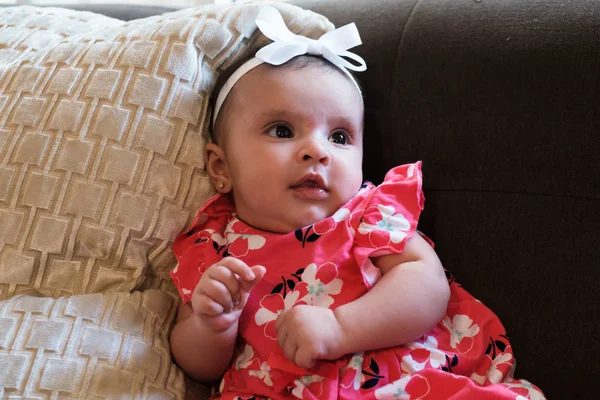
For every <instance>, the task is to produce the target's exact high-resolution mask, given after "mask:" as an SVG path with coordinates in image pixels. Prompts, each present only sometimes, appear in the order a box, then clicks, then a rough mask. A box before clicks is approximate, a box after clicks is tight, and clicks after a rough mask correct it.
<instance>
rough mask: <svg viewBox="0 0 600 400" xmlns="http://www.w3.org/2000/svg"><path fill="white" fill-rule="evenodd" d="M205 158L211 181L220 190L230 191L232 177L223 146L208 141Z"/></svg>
mask: <svg viewBox="0 0 600 400" xmlns="http://www.w3.org/2000/svg"><path fill="white" fill-rule="evenodd" d="M204 158H205V161H206V170H207V172H208V177H209V179H210V181H211V183H212V184H213V185H214V187H215V188H216V189H217V191H218V192H220V193H229V192H230V191H231V179H230V177H229V171H228V169H227V160H226V158H225V152H224V151H223V149H222V148H221V146H219V145H218V144H216V143H207V144H206V147H205V149H204Z"/></svg>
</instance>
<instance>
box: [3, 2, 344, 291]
mask: <svg viewBox="0 0 600 400" xmlns="http://www.w3.org/2000/svg"><path fill="white" fill-rule="evenodd" d="M276 6H277V8H279V9H280V11H281V12H282V14H283V16H284V19H286V21H288V22H289V26H290V29H291V30H292V31H295V32H301V33H303V34H306V35H308V36H313V37H315V36H320V35H321V34H322V33H324V32H325V31H326V30H327V29H330V28H331V27H332V26H331V24H330V23H329V22H328V21H327V20H326V19H325V18H323V17H320V16H317V15H316V14H313V13H311V12H308V11H303V10H300V9H298V8H296V7H293V6H291V5H289V4H277V5H276ZM257 13H258V6H257V5H256V4H238V5H233V6H216V5H211V6H206V7H202V8H199V9H186V10H180V11H177V12H174V13H169V14H164V15H162V16H156V17H151V18H146V19H142V20H136V21H132V22H129V23H125V22H123V21H118V20H114V19H110V18H106V17H101V16H97V15H94V14H91V13H85V12H75V11H70V10H63V9H56V8H54V9H52V8H37V7H22V8H4V9H0V300H1V299H7V298H9V297H11V296H13V295H15V294H18V293H20V292H23V291H24V290H27V289H35V290H37V291H39V292H40V293H42V294H43V295H46V296H52V297H58V296H63V295H72V294H82V293H99V292H106V291H130V290H134V289H139V288H161V289H163V290H172V289H171V285H170V283H169V278H168V275H167V273H168V270H170V269H171V268H172V267H173V266H174V263H175V261H174V258H173V256H172V254H171V250H170V248H171V242H172V240H173V239H174V237H175V236H176V234H177V233H178V232H179V231H181V230H182V228H183V227H184V226H185V225H186V224H187V223H188V222H190V221H191V218H192V217H193V215H194V213H195V211H196V209H197V208H198V207H199V206H200V204H201V203H202V202H203V201H204V200H205V199H206V198H207V197H208V196H209V195H210V194H211V193H212V188H211V187H210V185H209V182H208V180H207V178H206V175H205V172H204V162H203V156H202V154H203V145H204V142H203V139H202V137H203V136H202V133H203V132H204V130H205V128H206V124H207V121H208V113H207V109H208V104H207V101H208V97H209V94H210V92H211V90H212V86H213V84H214V81H215V78H216V76H217V74H218V71H219V69H221V68H223V67H226V66H227V65H229V64H230V63H233V62H235V61H236V60H237V59H238V58H240V57H244V56H245V55H246V53H247V51H246V50H247V48H248V46H249V45H252V44H255V41H256V40H257V37H260V36H259V35H258V34H257V30H256V26H255V24H254V18H255V16H256V14H257ZM260 38H261V39H260V40H264V38H262V37H260ZM144 280H145V281H144Z"/></svg>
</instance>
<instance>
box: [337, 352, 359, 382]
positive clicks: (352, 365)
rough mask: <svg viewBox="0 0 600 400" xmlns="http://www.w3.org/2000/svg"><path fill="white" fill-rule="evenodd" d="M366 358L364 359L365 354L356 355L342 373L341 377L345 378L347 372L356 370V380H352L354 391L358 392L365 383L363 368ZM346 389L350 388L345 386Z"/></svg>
mask: <svg viewBox="0 0 600 400" xmlns="http://www.w3.org/2000/svg"><path fill="white" fill-rule="evenodd" d="M364 359H365V357H364V353H355V354H354V355H353V356H352V358H351V359H350V361H349V362H348V365H346V366H345V367H344V368H343V369H342V371H341V372H340V376H343V375H344V374H345V373H346V371H348V370H351V369H353V370H355V371H356V374H355V375H354V379H353V380H352V388H353V389H354V390H358V389H360V385H362V384H363V383H364V381H365V375H364V374H363V373H362V366H363V361H364ZM343 386H344V387H345V388H348V386H345V385H343Z"/></svg>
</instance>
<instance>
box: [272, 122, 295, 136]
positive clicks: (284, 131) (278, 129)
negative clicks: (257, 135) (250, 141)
mask: <svg viewBox="0 0 600 400" xmlns="http://www.w3.org/2000/svg"><path fill="white" fill-rule="evenodd" d="M267 135H269V136H272V137H275V138H279V139H289V138H291V137H293V136H294V134H293V133H292V130H291V129H290V128H288V127H287V126H286V125H275V126H273V127H272V128H269V130H268V132H267Z"/></svg>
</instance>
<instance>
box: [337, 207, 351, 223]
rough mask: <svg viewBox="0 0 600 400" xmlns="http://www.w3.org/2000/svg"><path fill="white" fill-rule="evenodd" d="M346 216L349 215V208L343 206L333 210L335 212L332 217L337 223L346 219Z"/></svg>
mask: <svg viewBox="0 0 600 400" xmlns="http://www.w3.org/2000/svg"><path fill="white" fill-rule="evenodd" d="M348 217H350V210H348V209H347V208H344V207H342V208H340V209H339V210H337V211H336V212H335V214H333V219H334V221H335V222H337V223H340V222H342V221H345V220H347V219H348Z"/></svg>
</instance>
